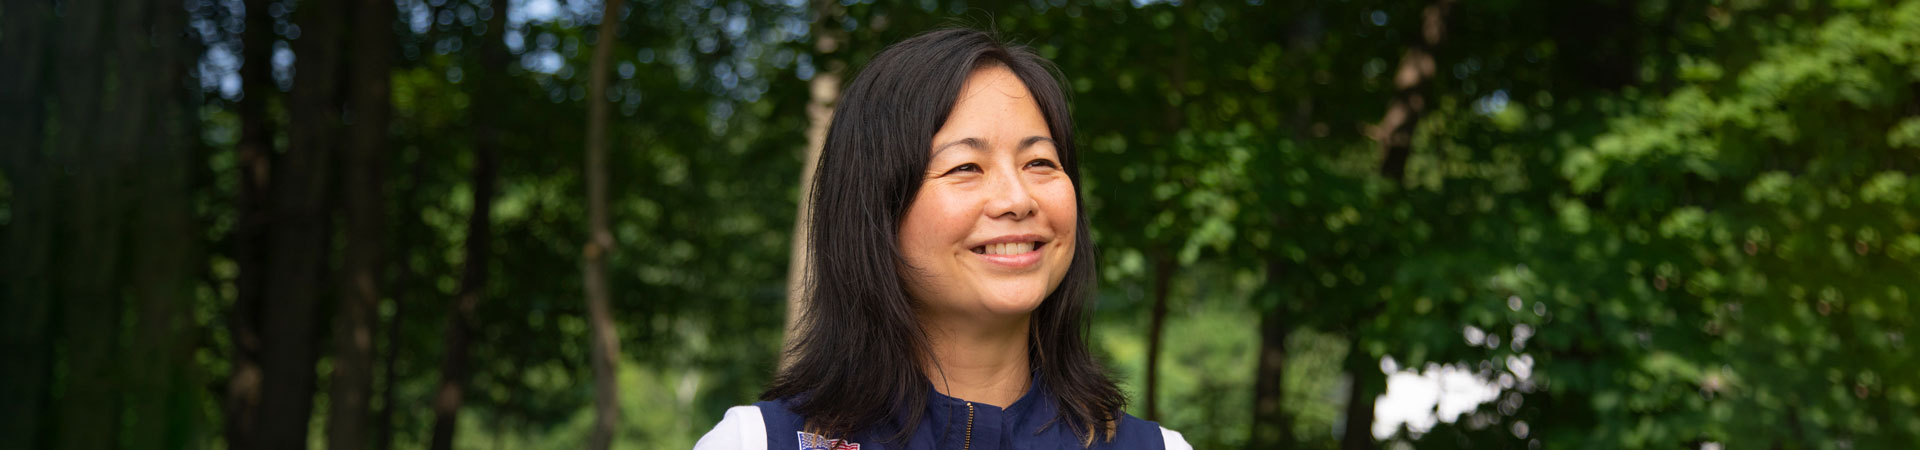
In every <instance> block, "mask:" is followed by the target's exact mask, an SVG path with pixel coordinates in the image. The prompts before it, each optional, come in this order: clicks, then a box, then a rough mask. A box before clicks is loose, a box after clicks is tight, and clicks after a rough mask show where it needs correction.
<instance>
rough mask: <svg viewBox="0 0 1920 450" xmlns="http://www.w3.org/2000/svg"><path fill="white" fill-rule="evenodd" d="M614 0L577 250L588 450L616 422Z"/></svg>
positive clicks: (599, 74)
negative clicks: (587, 358)
mask: <svg viewBox="0 0 1920 450" xmlns="http://www.w3.org/2000/svg"><path fill="white" fill-rule="evenodd" d="M620 8H621V5H620V0H607V2H606V9H605V10H604V11H602V12H601V13H600V29H599V30H598V31H597V33H598V34H599V39H598V41H599V42H598V43H597V44H595V45H594V48H593V73H592V74H591V75H590V76H591V81H590V84H589V86H588V88H587V105H588V106H587V167H586V172H587V244H586V248H585V249H583V251H582V252H581V262H580V264H581V266H583V268H582V270H583V271H584V272H585V277H586V280H585V282H586V291H587V299H586V300H587V321H588V323H589V324H591V325H592V329H591V331H590V332H591V333H592V337H591V338H590V339H591V340H592V342H591V348H592V349H593V357H592V360H593V387H594V396H593V411H594V420H593V434H592V436H591V437H590V438H589V440H588V441H587V448H588V449H590V450H606V449H607V448H608V447H610V446H612V445H613V432H614V427H615V426H617V425H619V423H620V378H619V373H618V369H619V364H620V341H619V339H617V338H616V334H615V332H614V325H613V312H612V311H611V310H610V307H609V305H608V303H609V301H608V299H607V274H606V271H607V261H606V257H607V254H609V253H612V252H613V234H612V233H610V232H608V231H607V104H608V103H611V102H609V101H608V100H607V72H608V67H607V66H608V63H609V61H610V60H612V59H613V46H614V40H615V39H614V38H615V37H617V36H618V35H619V31H620Z"/></svg>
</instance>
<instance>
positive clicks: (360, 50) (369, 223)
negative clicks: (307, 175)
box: [327, 0, 395, 450]
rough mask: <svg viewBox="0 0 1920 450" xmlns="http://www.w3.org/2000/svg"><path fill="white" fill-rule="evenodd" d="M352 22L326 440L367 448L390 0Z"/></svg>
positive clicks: (365, 5) (383, 222)
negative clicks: (343, 230)
mask: <svg viewBox="0 0 1920 450" xmlns="http://www.w3.org/2000/svg"><path fill="white" fill-rule="evenodd" d="M352 8H353V10H354V12H353V15H354V16H353V21H354V24H355V27H354V28H355V29H357V30H358V31H357V32H355V33H354V34H353V37H352V38H351V39H352V49H353V55H354V59H353V63H352V66H353V67H352V77H351V78H350V79H349V81H350V82H351V83H352V84H351V85H350V87H349V88H348V98H349V99H350V101H351V103H349V107H350V108H351V109H350V111H352V115H353V118H354V119H353V124H352V125H350V128H349V130H348V132H349V138H350V139H351V140H352V141H351V142H350V143H349V144H348V146H347V148H346V149H345V156H346V158H345V160H346V165H345V167H342V173H341V180H342V181H343V183H342V186H341V188H342V190H343V191H344V193H345V196H346V198H345V199H344V200H345V201H344V202H342V210H343V212H344V213H345V216H346V227H347V229H346V235H345V239H346V243H345V248H344V249H343V250H342V254H341V272H342V273H341V287H343V289H341V290H340V300H339V305H338V307H339V310H338V313H337V315H336V316H335V318H334V320H335V322H334V327H335V328H334V332H333V349H334V356H333V375H332V377H331V378H330V386H331V390H330V391H329V395H328V397H327V400H328V408H329V411H328V414H327V447H328V448H330V449H334V450H356V449H364V448H367V443H368V439H367V438H368V433H367V431H368V430H367V427H368V426H369V425H371V421H370V420H369V419H370V417H369V416H370V415H371V407H370V405H369V402H370V401H371V399H372V396H373V339H374V338H373V337H374V330H373V329H374V327H375V326H376V325H377V324H378V323H379V321H378V320H377V318H376V317H375V316H376V315H377V314H378V313H379V305H380V298H381V286H380V281H381V279H382V278H381V277H382V276H384V275H385V274H384V273H383V272H384V269H385V268H386V259H385V251H386V246H385V244H386V226H387V217H386V209H387V202H386V192H385V191H384V189H385V187H386V178H387V176H386V172H387V170H386V167H387V163H388V161H389V160H390V158H388V155H387V153H388V146H387V127H388V119H389V117H390V116H391V115H392V109H391V107H390V106H389V105H390V104H391V99H390V95H391V93H390V91H389V87H388V85H387V84H388V77H389V76H390V75H389V73H388V72H390V71H391V70H392V69H393V31H392V30H393V20H394V14H395V13H394V6H393V2H391V1H389V0H361V1H359V2H356V3H355V4H354V5H353V7H352Z"/></svg>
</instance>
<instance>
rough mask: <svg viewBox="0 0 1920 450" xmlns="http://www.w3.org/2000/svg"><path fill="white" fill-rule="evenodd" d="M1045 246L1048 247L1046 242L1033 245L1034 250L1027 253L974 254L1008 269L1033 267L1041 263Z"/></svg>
mask: <svg viewBox="0 0 1920 450" xmlns="http://www.w3.org/2000/svg"><path fill="white" fill-rule="evenodd" d="M1045 248H1047V246H1046V244H1038V245H1035V246H1034V247H1033V250H1032V251H1028V252H1025V253H1014V254H1009V255H996V254H992V253H974V254H973V256H976V257H979V258H980V259H983V260H986V261H987V262H988V263H992V264H994V265H996V266H1001V267H1005V268H1008V269H1025V268H1028V267H1032V266H1033V265H1034V264H1039V263H1040V250H1042V249H1045Z"/></svg>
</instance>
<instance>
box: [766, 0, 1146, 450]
mask: <svg viewBox="0 0 1920 450" xmlns="http://www.w3.org/2000/svg"><path fill="white" fill-rule="evenodd" d="M993 65H999V66H1004V67H1006V68H1007V69H1009V70H1011V71H1012V72H1013V73H1014V75H1016V76H1018V77H1019V78H1020V81H1021V82H1022V83H1024V84H1026V87H1027V90H1028V91H1029V92H1031V93H1032V94H1033V98H1034V100H1035V101H1036V102H1037V103H1039V105H1040V112H1041V115H1042V116H1044V117H1045V118H1046V121H1047V128H1048V131H1050V132H1051V133H1052V135H1053V136H1052V137H1053V141H1054V143H1055V148H1056V149H1057V150H1058V152H1059V156H1060V164H1061V166H1062V170H1065V171H1066V173H1067V177H1068V178H1069V179H1071V180H1072V182H1073V185H1074V187H1075V190H1074V192H1075V194H1074V195H1075V204H1076V206H1075V208H1076V209H1077V210H1078V211H1079V214H1078V215H1079V218H1080V219H1079V222H1078V223H1077V224H1075V227H1076V228H1077V232H1076V233H1075V234H1074V235H1075V236H1076V237H1075V240H1074V252H1073V261H1072V262H1071V263H1070V264H1069V266H1068V269H1067V274H1066V277H1065V278H1064V279H1063V280H1062V281H1061V282H1060V286H1059V287H1057V288H1055V289H1054V290H1053V292H1052V293H1049V294H1048V295H1047V298H1046V299H1045V300H1043V301H1042V302H1041V303H1040V306H1039V308H1038V309H1037V310H1035V311H1034V313H1033V320H1032V321H1031V325H1030V326H1029V333H1031V336H1030V338H1029V340H1028V342H1029V344H1028V358H1029V361H1030V363H1031V365H1032V366H1033V368H1034V370H1035V371H1037V372H1038V375H1039V378H1040V381H1041V383H1044V384H1045V385H1046V390H1047V391H1049V392H1051V393H1052V394H1053V395H1052V396H1053V400H1054V401H1055V402H1057V403H1056V406H1057V407H1058V408H1057V409H1058V410H1059V411H1060V416H1059V417H1056V418H1055V419H1054V421H1059V422H1065V423H1066V424H1067V426H1069V427H1072V428H1073V430H1074V431H1075V434H1076V435H1079V436H1085V439H1084V441H1085V442H1086V443H1087V444H1088V445H1091V443H1092V439H1093V436H1095V435H1105V436H1106V437H1107V439H1112V437H1113V431H1114V428H1113V427H1114V426H1115V424H1114V420H1115V419H1117V418H1118V417H1120V409H1121V408H1122V407H1123V406H1125V405H1126V397H1125V396H1124V395H1123V394H1121V393H1120V390H1119V389H1118V388H1116V387H1115V386H1114V382H1113V380H1112V378H1110V377H1109V376H1108V375H1107V372H1106V370H1105V369H1104V368H1103V367H1102V366H1100V365H1099V363H1097V362H1095V361H1094V359H1093V355H1092V354H1091V353H1089V351H1088V349H1087V309H1088V308H1089V303H1090V301H1091V300H1090V299H1091V294H1092V293H1093V290H1094V283H1095V277H1094V248H1093V240H1092V238H1091V235H1092V233H1091V232H1090V231H1089V230H1088V226H1087V223H1088V222H1087V215H1086V209H1085V207H1084V206H1083V205H1084V202H1082V201H1080V199H1079V192H1080V190H1081V189H1080V188H1081V187H1082V185H1081V180H1080V169H1079V167H1080V164H1079V157H1078V155H1077V154H1076V153H1075V151H1074V149H1075V147H1074V140H1073V120H1072V119H1071V117H1069V114H1068V111H1067V100H1066V93H1065V92H1064V91H1062V90H1061V85H1060V82H1059V80H1060V78H1059V77H1058V76H1057V74H1058V73H1059V69H1058V68H1056V67H1055V66H1054V65H1053V64H1052V63H1051V62H1049V61H1047V60H1046V59H1044V58H1041V57H1040V56H1039V55H1036V54H1034V53H1033V51H1032V50H1030V49H1027V48H1026V47H1022V46H1018V45H1011V44H1008V43H1004V42H1001V41H1000V40H999V39H997V38H996V37H994V36H993V35H991V34H988V33H986V32H982V31H977V30H966V29H944V30H936V31H932V32H928V33H924V34H921V35H919V36H915V37H913V38H910V39H907V40H905V41H901V42H899V43H896V44H894V45H892V46H889V47H887V48H886V49H885V50H882V51H881V52H880V54H878V55H876V56H874V58H873V60H872V62H870V63H868V64H867V67H866V68H865V69H863V70H861V71H860V74H859V76H857V77H855V78H854V79H853V83H852V84H851V85H849V86H848V87H847V89H846V91H845V94H844V95H843V96H842V97H841V98H840V103H839V105H838V106H837V107H835V108H834V115H833V123H832V125H831V126H830V128H829V129H828V131H827V139H826V145H825V147H824V148H823V149H822V150H821V152H820V161H819V167H818V169H817V170H816V172H815V173H814V179H813V192H812V193H811V194H810V196H809V198H808V199H807V201H808V202H810V203H811V204H812V207H813V225H812V228H811V230H810V232H809V236H810V238H811V240H812V244H811V245H810V246H808V248H809V249H810V251H809V253H808V254H807V261H808V262H809V263H810V264H811V265H812V271H811V273H810V274H809V276H805V277H801V279H803V280H807V285H806V286H805V287H804V289H805V293H806V295H805V298H804V302H805V305H804V306H803V307H802V312H801V317H800V319H799V328H798V330H799V333H798V335H797V336H796V339H795V340H794V341H793V342H790V343H789V346H788V347H787V349H786V352H787V357H788V358H789V361H790V363H789V364H788V365H787V366H786V367H785V368H783V369H782V370H781V371H780V373H779V375H778V376H777V377H775V379H774V382H773V385H772V386H771V387H770V388H768V389H767V391H766V392H765V393H763V394H761V395H760V398H761V399H762V400H779V399H789V403H788V407H789V409H791V410H792V411H793V412H794V413H796V414H799V415H800V416H802V417H805V418H806V420H807V428H808V429H810V430H814V431H817V432H821V433H824V434H828V435H831V436H849V437H850V436H852V435H854V434H857V433H861V432H865V431H868V430H873V429H875V427H876V426H879V425H882V424H886V423H889V422H893V421H898V422H897V424H898V426H899V430H898V432H897V433H896V434H894V435H893V436H892V437H891V438H889V439H890V440H901V439H904V438H905V437H907V436H911V435H912V433H913V428H914V426H915V424H917V423H919V421H920V419H921V414H922V413H923V412H924V411H925V409H926V405H927V395H928V392H927V391H928V389H930V384H929V381H928V378H927V376H926V375H925V374H924V373H923V372H921V367H922V364H921V363H922V362H925V361H928V360H929V359H931V358H932V356H931V355H932V353H931V351H930V350H929V346H928V340H927V334H926V330H924V329H922V327H921V326H920V323H919V322H918V321H917V320H916V318H915V314H914V310H915V308H916V305H915V303H914V300H912V299H911V298H909V297H908V295H907V291H906V287H905V285H904V281H903V280H902V278H901V273H902V272H901V270H900V268H901V267H905V266H906V263H905V260H904V259H903V257H902V255H901V253H900V249H899V248H898V242H899V240H898V235H899V226H900V222H901V220H902V219H903V218H904V217H905V216H906V212H907V208H908V207H909V206H910V205H911V204H912V202H913V199H914V196H915V195H916V194H917V193H918V191H919V189H920V184H921V182H922V177H924V176H925V171H926V168H927V163H928V160H929V158H930V155H929V154H928V152H929V151H930V150H931V148H932V143H933V135H934V133H936V132H938V131H939V130H940V127H941V126H942V125H943V124H945V123H946V121H947V116H948V114H949V113H950V112H952V110H953V105H954V103H955V102H956V101H957V98H958V97H959V95H960V89H961V87H962V85H963V84H964V83H965V82H966V79H967V76H968V75H969V74H970V73H972V72H973V70H975V69H978V68H982V67H988V66H993Z"/></svg>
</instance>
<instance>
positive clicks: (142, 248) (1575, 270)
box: [0, 0, 1920, 450]
mask: <svg viewBox="0 0 1920 450" xmlns="http://www.w3.org/2000/svg"><path fill="white" fill-rule="evenodd" d="M941 26H967V27H975V28H982V29H992V30H997V31H998V32H999V33H1001V35H1002V36H1004V37H1006V38H1008V39H1010V40H1012V41H1013V42H1017V43H1021V44H1025V45H1029V46H1032V47H1033V48H1035V49H1036V50H1037V51H1038V53H1040V54H1041V55H1043V56H1045V57H1047V58H1050V59H1052V60H1053V61H1055V62H1057V63H1058V64H1059V66H1060V69H1061V71H1062V72H1063V73H1064V74H1065V78H1064V79H1063V80H1062V82H1063V83H1064V84H1065V85H1066V86H1067V88H1068V91H1069V92H1070V96H1071V101H1072V106H1073V114H1074V117H1075V120H1076V121H1077V122H1078V123H1077V125H1078V127H1077V130H1078V138H1079V144H1080V152H1081V153H1082V155H1083V158H1084V161H1085V167H1084V168H1083V170H1084V175H1085V183H1084V185H1083V186H1082V189H1083V191H1082V194H1083V196H1084V198H1085V201H1086V202H1087V205H1086V206H1087V208H1088V213H1089V214H1091V218H1092V222H1093V226H1094V240H1095V242H1097V243H1098V244H1099V246H1100V250H1101V253H1100V272H1099V273H1100V282H1101V284H1100V290H1099V293H1098V299H1097V310H1096V311H1095V314H1094V315H1095V319H1094V324H1093V327H1092V331H1091V333H1092V342H1093V345H1094V351H1095V352H1096V353H1097V354H1098V355H1100V356H1101V357H1102V359H1103V360H1104V361H1107V362H1108V363H1109V364H1110V365H1111V367H1112V368H1113V370H1114V371H1115V373H1116V374H1117V376H1118V378H1119V379H1120V380H1122V382H1123V384H1124V388H1125V391H1126V392H1127V393H1128V395H1129V396H1130V398H1131V399H1132V402H1131V403H1130V405H1129V407H1128V411H1129V412H1130V413H1132V414H1134V415H1137V416H1140V417H1144V418H1147V419H1149V420H1156V421H1159V422H1160V423H1162V424H1164V425H1166V426H1168V427H1170V428H1173V429H1176V430H1179V431H1182V432H1184V433H1185V435H1186V437H1187V439H1188V440H1189V441H1190V442H1192V443H1194V444H1195V447H1196V448H1252V449H1265V448H1322V449H1331V448H1340V449H1353V450H1358V449H1369V448H1410V447H1411V448H1514V449H1520V448H1524V449H1539V448H1604V449H1612V448H1698V449H1722V448H1739V449H1746V448H1777V449H1799V448H1833V449H1851V448H1862V449H1866V448H1873V449H1910V448H1916V447H1915V446H1916V445H1920V442H1916V440H1917V439H1920V408H1917V406H1920V365H1916V360H1915V358H1914V357H1913V356H1912V355H1914V354H1915V353H1916V352H1915V351H1914V349H1913V348H1910V347H1908V346H1907V344H1906V334H1907V333H1910V332H1913V331H1914V330H1916V328H1915V326H1916V325H1915V320H1916V318H1920V298H1916V296H1920V281H1917V280H1920V265H1917V264H1916V263H1917V262H1920V261H1916V259H1920V180H1916V179H1915V175H1916V170H1920V1H1914V0H1906V1H1871V0H1836V1H1761V0H1705V1H1675V0H1592V1H1521V0H1413V1H1387V0H1341V1H1335V0H1326V1H1308V2H1287V1H1278V0H1231V1H1215V0H1180V1H1140V0H1135V1H1131V2H1129V1H1126V0H1118V1H1115V0H1025V1H985V0H973V1H967V0H915V1H904V2H891V1H873V0H786V1H780V2H760V1H740V0H684V1H680V0H637V1H625V2H622V1H619V0H343V1H334V2H326V1H317V0H184V1H183V0H129V1H120V2H101V1H48V0H7V1H6V2H5V3H4V5H0V52H4V53H0V154H3V156H4V158H3V159H0V163H4V169H5V170H4V172H3V173H4V176H3V177H0V252H4V253H0V255H3V256H0V296H4V299H5V300H4V304H0V307H4V311H0V333H3V334H4V345H5V348H4V351H3V352H0V353H3V354H0V358H4V362H0V368H3V369H0V373H4V376H5V379H4V380H0V395H3V396H4V397H0V410H3V411H4V412H0V447H7V448H34V449H111V448H142V449H144V448H231V449H289V448H328V449H380V450H386V449H422V448H432V449H448V448H460V449H546V448H553V449H574V448H593V449H601V448H623V449H640V448H647V449H652V448H688V447H690V446H692V444H693V443H694V442H695V441H696V440H697V439H698V438H699V437H700V436H701V435H702V434H703V433H705V432H706V431H707V430H708V429H709V428H710V427H711V426H712V425H713V424H714V423H715V422H716V421H718V420H719V418H720V417H721V415H722V413H723V412H724V411H725V409H726V408H727V407H728V406H732V405H737V404H745V403H749V402H752V401H753V400H754V399H755V397H756V395H757V394H758V392H759V391H760V389H761V388H762V387H763V386H764V385H765V383H766V382H767V381H768V380H769V379H770V377H771V374H772V372H773V370H774V369H775V367H776V366H777V364H778V362H777V361H778V358H779V356H778V355H779V352H778V349H779V348H780V345H781V342H782V339H783V328H784V326H785V325H784V324H785V318H786V317H787V311H789V308H790V307H791V305H790V301H789V294H788V280H789V279H790V276H789V274H790V273H791V272H790V271H791V270H793V269H794V268H792V267H789V261H792V259H790V257H791V255H792V254H794V252H795V249H796V248H799V247H797V246H796V243H795V242H794V240H793V239H792V236H794V235H795V233H796V232H797V231H796V230H797V229H799V228H797V227H796V224H797V223H800V224H804V221H797V220H796V219H797V218H804V217H805V216H804V214H805V212H804V211H803V210H802V209H801V208H800V205H799V204H798V201H797V200H798V199H799V198H800V195H801V192H802V190H803V189H805V187H804V186H803V185H802V180H803V179H804V176H803V174H804V173H806V171H808V170H809V168H808V167H807V164H806V161H808V159H809V158H808V156H807V155H809V154H810V152H811V151H817V150H812V148H813V147H816V146H817V145H818V141H817V135H818V133H820V131H821V130H823V129H824V126H825V123H826V120H828V117H827V115H828V114H827V112H828V111H830V108H831V105H833V103H834V101H835V99H836V97H837V96H838V95H839V87H840V86H842V85H843V84H844V83H846V81H847V80H849V79H850V78H851V77H852V76H853V74H855V73H857V72H858V70H859V69H860V68H861V67H862V66H863V64H865V62H866V61H867V59H869V58H871V57H872V56H873V55H874V54H875V53H876V52H878V51H879V50H880V49H881V48H882V47H884V46H885V45H887V44H888V43H891V42H895V41H898V40H901V39H904V38H906V37H908V36H911V35H914V34H917V33H920V32H923V31H926V30H929V29H932V28H936V27H941ZM810 137H811V138H813V139H812V143H810ZM802 244H803V243H802Z"/></svg>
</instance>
